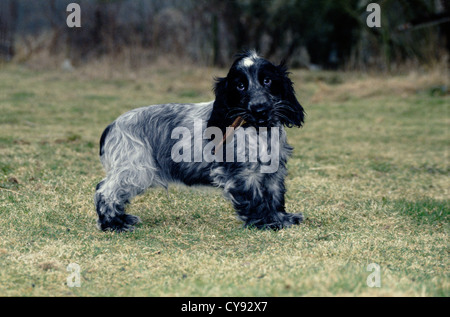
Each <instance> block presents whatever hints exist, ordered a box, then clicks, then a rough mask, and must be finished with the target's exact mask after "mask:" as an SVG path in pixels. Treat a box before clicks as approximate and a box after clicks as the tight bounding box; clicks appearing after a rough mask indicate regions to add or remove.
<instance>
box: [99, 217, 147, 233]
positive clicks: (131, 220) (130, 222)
mask: <svg viewBox="0 0 450 317" xmlns="http://www.w3.org/2000/svg"><path fill="white" fill-rule="evenodd" d="M140 222H141V219H140V218H139V217H138V216H133V215H127V214H123V215H120V216H116V217H114V218H112V219H109V220H100V219H99V220H98V221H97V227H98V228H99V229H100V230H102V231H115V232H127V231H129V232H131V231H133V230H134V229H135V227H134V225H135V224H137V223H140Z"/></svg>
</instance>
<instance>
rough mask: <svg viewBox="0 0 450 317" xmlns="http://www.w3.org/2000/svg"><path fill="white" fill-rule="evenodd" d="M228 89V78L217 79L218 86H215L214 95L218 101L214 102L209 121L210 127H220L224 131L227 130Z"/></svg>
mask: <svg viewBox="0 0 450 317" xmlns="http://www.w3.org/2000/svg"><path fill="white" fill-rule="evenodd" d="M227 89H228V81H227V78H226V77H219V78H216V84H215V85H214V94H215V95H216V99H215V101H214V106H213V111H212V113H211V117H210V118H209V120H208V127H218V128H220V129H222V130H225V128H226V127H227V123H226V122H225V118H226V115H227V109H228V106H227V103H228V100H227V95H228V94H227Z"/></svg>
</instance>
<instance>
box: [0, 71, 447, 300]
mask: <svg viewBox="0 0 450 317" xmlns="http://www.w3.org/2000/svg"><path fill="white" fill-rule="evenodd" d="M225 74H226V70H221V69H207V68H204V69H194V68H190V67H188V66H183V67H178V68H176V67H173V68H170V67H166V68H164V67H159V68H158V67H148V69H145V70H139V71H134V72H132V71H129V72H128V71H123V72H120V71H114V70H107V71H105V70H103V69H101V68H95V66H93V67H92V68H88V67H86V68H84V69H81V70H77V71H75V72H72V73H61V72H59V71H48V70H47V71H37V70H31V69H28V68H24V67H20V66H14V65H9V66H6V67H4V68H2V69H0V131H1V132H0V296H317V295H318V296H354V295H356V296H450V279H449V229H450V227H449V209H450V202H449V196H448V194H449V193H448V190H449V186H450V182H449V169H450V168H449V156H448V155H449V152H448V150H449V145H450V144H449V143H450V134H449V127H450V125H449V124H450V116H449V95H448V92H446V90H445V89H444V88H442V87H441V86H442V85H447V89H448V82H446V75H445V74H442V75H440V74H436V73H432V74H419V73H413V74H409V75H403V76H401V75H398V76H393V77H390V76H382V75H377V76H369V75H364V74H348V73H327V72H316V73H310V72H305V71H295V70H294V71H293V73H292V75H291V77H292V79H293V81H294V82H295V87H296V91H297V94H298V96H299V100H300V102H301V103H302V104H303V106H304V107H305V109H306V111H307V114H308V115H307V120H306V124H305V126H304V128H302V129H291V130H289V131H288V139H289V142H290V143H291V144H292V145H293V146H294V147H295V151H294V154H293V156H292V158H291V160H290V161H289V164H288V168H289V175H288V178H287V189H288V192H287V197H286V207H287V210H288V211H289V212H303V213H304V215H305V216H306V217H307V219H306V221H305V222H304V223H303V224H302V225H300V226H295V227H292V228H290V229H286V230H281V231H278V232H272V231H259V230H255V229H243V228H242V226H241V223H240V222H239V221H237V220H236V219H235V216H234V211H233V209H232V207H231V204H230V203H229V202H227V201H226V200H225V199H224V198H223V197H222V194H221V192H220V190H218V189H215V188H200V187H198V188H197V187H193V188H187V187H178V186H173V187H170V188H169V191H168V192H166V191H165V190H163V189H156V190H150V191H148V192H147V193H145V194H144V195H142V196H139V197H138V198H136V199H135V200H134V203H133V204H132V205H130V207H129V213H131V214H134V215H138V216H139V217H140V218H141V219H142V221H143V223H142V224H140V225H138V226H137V229H136V230H135V231H134V232H132V233H123V234H116V233H111V232H107V233H105V232H100V231H98V230H97V229H96V227H95V222H96V212H95V209H94V204H93V195H94V188H95V185H96V184H97V183H98V182H99V181H100V180H101V179H102V178H103V176H104V172H103V170H102V167H101V164H100V162H99V159H98V140H99V138H100V135H101V133H102V131H103V129H104V128H105V127H106V125H107V124H109V123H110V122H111V121H113V120H114V119H115V118H116V117H117V116H118V115H120V114H122V113H123V112H125V111H127V110H130V109H132V108H136V107H140V106H144V105H149V104H156V103H162V102H164V103H166V102H199V101H208V100H212V99H213V94H212V91H211V87H212V78H213V76H224V75H225ZM70 263H76V264H78V265H79V268H80V277H81V281H80V282H81V285H80V287H69V286H68V285H67V278H68V276H69V275H70V274H71V272H69V271H67V266H68V265H69V264H70ZM370 263H376V264H378V265H379V267H380V274H379V276H380V281H381V285H380V287H369V286H368V284H367V278H368V277H369V275H370V274H371V273H372V271H368V270H367V267H368V265H369V264H370Z"/></svg>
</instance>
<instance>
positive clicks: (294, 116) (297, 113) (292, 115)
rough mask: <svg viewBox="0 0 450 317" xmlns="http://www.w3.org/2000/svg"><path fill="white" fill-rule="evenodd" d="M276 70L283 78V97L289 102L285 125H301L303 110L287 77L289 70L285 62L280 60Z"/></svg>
mask: <svg viewBox="0 0 450 317" xmlns="http://www.w3.org/2000/svg"><path fill="white" fill-rule="evenodd" d="M277 68H278V71H279V72H280V74H281V76H282V78H283V99H284V100H285V101H287V102H288V104H289V108H292V109H289V110H290V111H289V116H288V118H289V120H288V121H287V122H286V123H285V125H286V126H287V127H299V128H300V127H301V126H303V122H304V120H305V110H304V109H303V107H302V106H301V105H300V103H299V102H298V100H297V97H296V96H295V91H294V86H293V83H292V81H291V80H290V78H289V72H288V70H287V67H286V64H285V62H284V61H283V62H281V64H280V65H278V66H277Z"/></svg>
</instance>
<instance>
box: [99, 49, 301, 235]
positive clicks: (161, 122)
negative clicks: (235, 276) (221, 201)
mask: <svg viewBox="0 0 450 317" xmlns="http://www.w3.org/2000/svg"><path fill="white" fill-rule="evenodd" d="M213 90H214V94H215V100H214V101H211V102H205V103H197V104H183V103H180V104H174V103H172V104H160V105H153V106H148V107H143V108H138V109H134V110H131V111H129V112H127V113H125V114H123V115H121V116H120V117H119V118H117V119H116V120H115V121H114V122H113V123H111V124H110V125H108V126H107V127H106V129H105V130H104V132H103V134H102V135H101V138H100V160H101V162H102V164H103V166H104V168H105V170H106V178H104V179H103V180H102V181H101V182H100V183H98V185H97V187H96V193H95V198H94V200H95V206H96V210H97V214H98V221H97V226H98V228H99V229H101V230H112V231H117V232H121V231H132V230H133V229H134V225H135V224H137V223H139V222H140V219H139V217H137V216H133V215H129V214H126V213H125V207H126V205H127V204H129V203H130V201H131V199H132V198H133V197H135V196H137V195H139V194H142V193H143V192H144V191H145V190H146V189H148V188H150V187H154V186H162V187H164V188H166V189H167V188H168V184H169V183H174V182H175V183H182V184H185V185H188V186H193V185H212V186H216V187H219V188H222V189H223V193H224V196H225V197H226V198H228V199H229V200H230V201H231V203H232V205H233V207H234V209H235V210H236V213H237V216H238V218H239V219H240V220H242V221H243V222H244V227H255V228H258V229H275V230H277V229H282V228H285V227H290V226H291V225H295V224H299V223H300V222H301V221H302V220H303V215H302V214H301V213H287V212H286V211H285V198H284V196H285V192H286V187H285V177H286V174H287V168H286V162H287V159H288V157H289V156H290V155H291V153H292V151H293V148H292V147H291V146H290V145H289V144H288V143H287V140H286V132H285V129H284V127H289V128H290V127H301V126H302V125H303V123H304V117H305V111H304V109H303V107H302V106H301V105H300V103H299V102H298V100H297V98H296V95H295V92H294V89H293V83H292V81H291V80H290V79H289V73H288V71H287V67H286V66H285V63H283V62H282V63H281V64H279V65H275V64H272V63H271V62H269V61H267V60H266V59H264V58H262V57H260V56H259V55H258V54H257V53H256V52H255V51H253V50H252V51H247V52H244V53H242V54H239V55H237V56H236V60H235V61H234V63H233V64H232V66H231V68H230V70H229V72H228V74H227V76H226V77H223V78H216V79H215V86H214V89H213ZM238 117H240V118H241V119H243V120H242V122H243V124H242V127H241V128H240V129H236V130H235V131H234V133H235V135H233V137H232V139H235V138H234V136H236V135H237V134H238V132H240V131H241V132H242V133H244V143H243V142H240V144H236V143H237V142H231V141H229V140H228V139H227V140H226V145H224V146H223V147H222V148H220V149H219V146H218V145H219V143H218V142H217V140H220V139H221V137H222V136H223V135H224V134H225V135H226V133H227V132H229V131H230V129H231V130H233V129H232V128H230V126H231V125H232V123H233V121H235V120H236V118H238ZM177 129H178V130H179V131H178V132H177V133H175V132H176V131H177ZM208 129H210V133H209V134H208V133H205V132H207V130H208ZM211 129H212V130H211ZM174 131H175V132H174ZM211 131H212V132H211ZM249 131H251V132H252V133H250V132H249ZM184 133H186V134H184ZM199 133H200V137H199V136H198V134H199ZM195 134H197V136H195ZM213 134H214V135H215V138H212V135H213ZM180 136H183V138H182V139H181V140H180ZM262 136H264V137H265V138H264V137H262ZM236 139H237V138H236ZM241 140H242V138H241ZM247 140H248V142H245V141H247ZM213 141H214V142H213ZM235 141H236V140H235ZM269 141H270V142H269ZM208 142H209V143H208ZM211 142H212V143H211ZM211 144H212V145H213V146H209V150H206V151H205V149H206V147H207V146H208V145H211ZM214 147H215V150H216V151H214ZM256 148H259V149H260V150H261V149H262V148H264V149H265V150H267V151H269V150H271V152H273V153H276V154H277V157H276V158H273V161H276V164H273V165H274V166H272V167H275V168H272V170H271V169H270V168H269V165H270V164H269V162H268V161H267V159H266V160H263V159H262V157H257V158H256V159H255V158H254V157H253V158H254V159H253V160H249V156H250V154H249V152H250V150H251V149H256ZM180 150H183V154H182V155H181V154H180ZM202 150H203V152H202ZM275 150H276V151H275ZM215 152H217V153H216V155H215V156H214V155H213V154H214V153H215ZM260 152H261V151H260ZM260 152H259V153H260ZM205 153H206V155H205V156H203V155H202V154H205ZM243 153H244V155H243V156H241V159H240V160H239V159H236V157H237V156H238V154H243ZM180 155H181V156H180ZM192 158H194V159H193V160H192ZM211 158H213V159H211ZM224 158H226V159H224ZM242 158H245V159H242ZM262 168H266V171H265V172H262ZM267 170H269V171H267Z"/></svg>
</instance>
